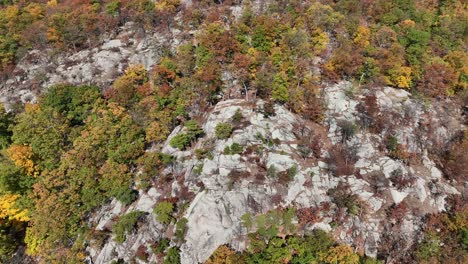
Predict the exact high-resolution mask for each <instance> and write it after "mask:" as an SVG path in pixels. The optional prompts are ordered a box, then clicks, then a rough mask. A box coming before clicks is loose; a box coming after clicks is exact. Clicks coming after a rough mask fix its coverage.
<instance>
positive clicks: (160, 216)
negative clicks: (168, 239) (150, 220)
mask: <svg viewBox="0 0 468 264" xmlns="http://www.w3.org/2000/svg"><path fill="white" fill-rule="evenodd" d="M174 211H175V207H174V204H173V203H171V202H168V201H162V202H159V203H158V204H157V205H156V207H155V208H154V211H153V212H154V213H155V214H156V220H158V221H159V222H160V223H161V224H165V225H167V224H169V223H170V222H172V220H174V218H173V216H172V213H174Z"/></svg>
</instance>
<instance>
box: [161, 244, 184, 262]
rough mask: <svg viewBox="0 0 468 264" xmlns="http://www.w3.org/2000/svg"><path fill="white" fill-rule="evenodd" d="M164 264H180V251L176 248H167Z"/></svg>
mask: <svg viewBox="0 0 468 264" xmlns="http://www.w3.org/2000/svg"><path fill="white" fill-rule="evenodd" d="M164 264H180V250H179V249H178V248H176V247H171V248H169V250H168V251H167V255H166V258H165V259H164Z"/></svg>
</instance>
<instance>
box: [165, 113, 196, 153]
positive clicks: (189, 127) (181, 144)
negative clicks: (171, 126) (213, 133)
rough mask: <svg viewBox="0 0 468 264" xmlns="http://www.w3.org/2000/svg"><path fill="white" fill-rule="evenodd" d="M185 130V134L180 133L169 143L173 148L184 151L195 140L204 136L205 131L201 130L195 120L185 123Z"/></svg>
mask: <svg viewBox="0 0 468 264" xmlns="http://www.w3.org/2000/svg"><path fill="white" fill-rule="evenodd" d="M185 128H186V132H185V133H180V134H178V135H176V136H174V137H173V138H172V139H171V141H169V144H170V145H171V147H173V148H178V149H180V150H184V149H186V148H187V147H188V146H189V145H190V144H191V143H192V141H193V140H195V139H196V138H198V137H200V136H202V135H203V129H201V128H200V127H199V126H198V124H197V122H195V121H194V120H189V121H187V122H185Z"/></svg>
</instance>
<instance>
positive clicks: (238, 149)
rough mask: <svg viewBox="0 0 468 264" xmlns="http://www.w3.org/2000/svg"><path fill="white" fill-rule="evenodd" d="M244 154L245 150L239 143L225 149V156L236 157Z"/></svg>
mask: <svg viewBox="0 0 468 264" xmlns="http://www.w3.org/2000/svg"><path fill="white" fill-rule="evenodd" d="M242 152H244V148H243V147H242V145H240V144H238V143H232V145H231V146H226V147H225V148H224V155H236V154H242Z"/></svg>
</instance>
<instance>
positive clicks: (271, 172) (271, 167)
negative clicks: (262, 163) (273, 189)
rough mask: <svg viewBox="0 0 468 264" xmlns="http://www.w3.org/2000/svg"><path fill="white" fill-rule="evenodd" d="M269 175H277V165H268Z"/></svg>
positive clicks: (273, 176)
mask: <svg viewBox="0 0 468 264" xmlns="http://www.w3.org/2000/svg"><path fill="white" fill-rule="evenodd" d="M267 176H268V177H270V178H275V177H276V176H277V170H276V167H275V165H273V164H272V165H270V167H268V170H267Z"/></svg>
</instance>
